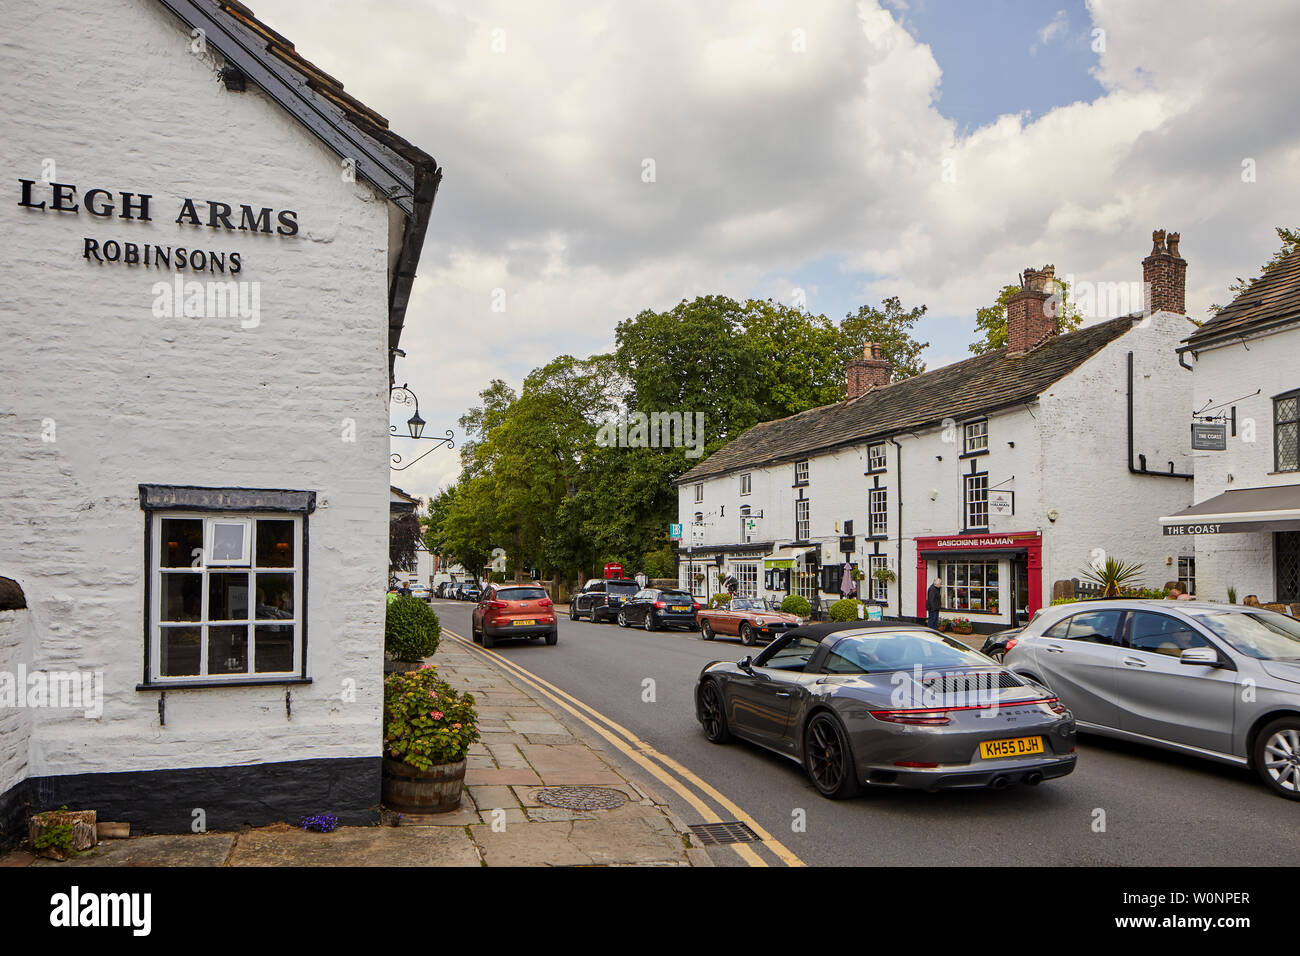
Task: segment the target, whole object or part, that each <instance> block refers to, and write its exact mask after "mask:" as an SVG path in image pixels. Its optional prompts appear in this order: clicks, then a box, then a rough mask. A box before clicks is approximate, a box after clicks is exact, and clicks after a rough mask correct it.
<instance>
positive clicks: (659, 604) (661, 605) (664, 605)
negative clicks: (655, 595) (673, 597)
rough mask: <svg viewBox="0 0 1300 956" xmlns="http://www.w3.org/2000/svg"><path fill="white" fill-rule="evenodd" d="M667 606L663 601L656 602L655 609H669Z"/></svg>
mask: <svg viewBox="0 0 1300 956" xmlns="http://www.w3.org/2000/svg"><path fill="white" fill-rule="evenodd" d="M667 606H668V605H667V604H665V603H664V602H663V601H655V607H667Z"/></svg>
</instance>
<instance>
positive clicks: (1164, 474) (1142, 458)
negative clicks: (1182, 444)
mask: <svg viewBox="0 0 1300 956" xmlns="http://www.w3.org/2000/svg"><path fill="white" fill-rule="evenodd" d="M1138 461H1139V466H1138V467H1136V468H1135V467H1133V353H1132V352H1129V353H1128V470H1129V474H1132V475H1150V476H1151V477H1152V478H1183V479H1191V478H1192V477H1194V476H1193V475H1188V474H1183V473H1182V472H1176V471H1174V463H1173V462H1172V461H1171V462H1170V463H1169V470H1168V471H1150V470H1148V468H1147V456H1146V455H1138Z"/></svg>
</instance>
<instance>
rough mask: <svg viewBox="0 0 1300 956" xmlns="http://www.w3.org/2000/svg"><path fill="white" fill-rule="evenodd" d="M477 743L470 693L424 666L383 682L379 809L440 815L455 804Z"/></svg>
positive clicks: (456, 804) (472, 702) (395, 675)
mask: <svg viewBox="0 0 1300 956" xmlns="http://www.w3.org/2000/svg"><path fill="white" fill-rule="evenodd" d="M478 739H479V732H478V712H477V710H476V709H475V704H474V695H473V694H460V693H458V692H457V691H456V690H455V689H454V688H453V687H452V686H451V685H450V684H448V683H447V682H446V681H444V680H440V679H439V678H438V669H437V668H436V667H433V666H432V665H430V664H425V665H423V666H422V667H420V668H419V669H417V670H414V671H410V672H408V673H405V674H403V673H397V674H390V675H388V677H386V678H384V764H383V791H382V792H383V800H384V806H386V807H388V808H389V809H390V810H397V811H398V812H400V813H445V812H447V811H449V810H455V809H456V808H457V807H458V806H459V805H460V795H461V790H462V789H463V788H464V785H465V756H466V754H467V753H469V748H470V745H471V744H473V743H474V741H476V740H478Z"/></svg>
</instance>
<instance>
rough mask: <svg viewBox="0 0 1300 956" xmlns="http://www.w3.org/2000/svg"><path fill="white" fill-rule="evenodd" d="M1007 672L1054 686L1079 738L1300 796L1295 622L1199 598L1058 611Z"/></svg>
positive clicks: (1039, 621)
mask: <svg viewBox="0 0 1300 956" xmlns="http://www.w3.org/2000/svg"><path fill="white" fill-rule="evenodd" d="M1005 664H1006V666H1007V667H1008V668H1010V669H1011V670H1012V671H1013V672H1015V673H1017V674H1020V675H1022V676H1024V677H1026V678H1028V679H1032V680H1037V681H1041V682H1042V683H1045V684H1047V685H1048V686H1050V687H1051V688H1053V689H1054V690H1055V691H1056V692H1057V693H1058V694H1059V695H1060V697H1061V700H1063V701H1064V702H1065V703H1066V704H1067V705H1068V706H1069V707H1070V709H1071V710H1072V711H1074V713H1075V716H1076V717H1077V718H1078V722H1079V728H1080V729H1081V730H1085V731H1092V732H1094V733H1098V734H1103V735H1105V736H1110V737H1118V738H1122V739H1125V740H1132V741H1136V742H1138V743H1143V744H1150V745H1153V746H1156V747H1161V748H1164V749H1168V750H1175V751H1179V752H1181V753H1189V754H1194V755H1196V756H1200V757H1206V758H1208V759H1211V760H1217V761H1220V762H1223V763H1230V764H1237V765H1240V766H1249V767H1253V768H1254V769H1255V771H1256V772H1257V773H1258V774H1259V777H1260V779H1261V780H1263V782H1264V783H1265V784H1266V785H1267V786H1268V787H1269V788H1270V789H1272V790H1273V792H1274V793H1277V794H1280V795H1281V796H1284V797H1288V798H1290V799H1292V800H1300V621H1297V620H1296V619H1295V618H1292V617H1288V616H1287V615H1285V614H1279V613H1277V612H1275V611H1268V610H1265V609H1263V608H1258V607H1248V606H1245V605H1233V604H1212V603H1209V602H1202V601H1177V602H1174V601H1158V600H1137V599H1133V600H1130V599H1123V598H1121V599H1111V600H1106V601H1093V602H1087V603H1080V604H1062V605H1057V606H1055V607H1052V608H1049V609H1047V610H1045V611H1044V612H1043V613H1042V614H1040V615H1039V616H1038V617H1036V618H1035V619H1034V620H1033V621H1031V622H1030V623H1029V624H1028V625H1026V626H1025V628H1024V629H1023V630H1022V631H1021V633H1020V634H1019V635H1018V637H1017V640H1016V644H1015V646H1014V647H1012V648H1011V649H1010V650H1009V651H1008V652H1007V655H1006V660H1005ZM1247 691H1249V692H1247Z"/></svg>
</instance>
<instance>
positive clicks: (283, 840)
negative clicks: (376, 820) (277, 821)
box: [229, 826, 480, 866]
mask: <svg viewBox="0 0 1300 956" xmlns="http://www.w3.org/2000/svg"><path fill="white" fill-rule="evenodd" d="M229 865H230V866H479V865H480V864H479V857H478V851H477V850H476V849H475V848H474V844H473V843H472V842H471V841H470V839H469V835H468V834H467V833H466V832H465V829H464V828H463V827H446V826H439V827H411V828H409V829H406V828H400V827H342V828H340V829H338V830H335V831H334V832H333V833H311V832H309V831H306V830H301V829H298V828H297V827H289V826H286V827H284V829H275V828H270V827H268V828H264V829H260V830H250V831H248V832H247V833H241V834H240V835H239V841H238V843H236V845H235V848H234V851H233V852H232V853H231V855H230V861H229Z"/></svg>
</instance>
